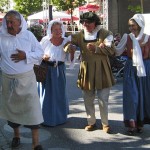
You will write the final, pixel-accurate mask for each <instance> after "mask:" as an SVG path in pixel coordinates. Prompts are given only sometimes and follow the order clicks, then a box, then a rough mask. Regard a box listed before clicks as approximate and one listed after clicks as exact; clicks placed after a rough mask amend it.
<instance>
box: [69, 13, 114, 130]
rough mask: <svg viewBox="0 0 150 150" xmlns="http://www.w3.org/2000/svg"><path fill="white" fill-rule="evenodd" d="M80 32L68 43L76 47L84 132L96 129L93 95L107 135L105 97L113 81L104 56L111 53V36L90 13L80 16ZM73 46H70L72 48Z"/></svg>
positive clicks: (95, 16) (112, 48)
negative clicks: (79, 62)
mask: <svg viewBox="0 0 150 150" xmlns="http://www.w3.org/2000/svg"><path fill="white" fill-rule="evenodd" d="M80 23H81V24H82V25H83V28H84V29H83V30H81V31H80V32H79V33H77V34H73V35H72V36H71V39H72V44H73V45H76V46H78V47H80V51H81V57H82V60H81V64H80V70H79V74H78V81H77V84H78V87H80V88H81V89H82V91H83V98H84V103H85V109H86V113H87V122H88V125H87V126H86V127H85V130H86V131H92V130H94V129H95V127H96V117H95V108H94V99H95V95H96V94H97V97H98V103H99V108H100V116H101V123H102V128H103V130H104V131H105V132H106V133H110V126H109V123H108V98H109V93H110V87H111V86H113V85H114V83H115V82H114V78H113V74H112V71H111V67H110V62H109V58H108V56H111V55H114V54H115V49H114V44H113V35H112V33H111V32H110V31H108V30H105V29H103V28H101V26H100V24H101V23H100V19H99V17H98V16H97V15H96V14H95V13H93V12H86V13H84V14H82V15H81V16H80ZM73 47H74V46H70V48H72V49H73Z"/></svg>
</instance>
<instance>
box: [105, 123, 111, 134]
mask: <svg viewBox="0 0 150 150" xmlns="http://www.w3.org/2000/svg"><path fill="white" fill-rule="evenodd" d="M103 131H104V132H106V133H108V134H110V133H111V129H110V126H108V125H103Z"/></svg>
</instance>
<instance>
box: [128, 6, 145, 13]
mask: <svg viewBox="0 0 150 150" xmlns="http://www.w3.org/2000/svg"><path fill="white" fill-rule="evenodd" d="M128 10H130V11H131V12H134V13H141V10H142V9H141V6H140V5H136V6H132V5H129V6H128Z"/></svg>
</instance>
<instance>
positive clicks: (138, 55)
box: [129, 14, 149, 77]
mask: <svg viewBox="0 0 150 150" xmlns="http://www.w3.org/2000/svg"><path fill="white" fill-rule="evenodd" d="M131 19H134V20H135V22H136V23H137V24H138V25H139V26H140V27H141V30H140V33H139V35H138V36H137V37H135V35H134V34H133V33H130V34H129V35H130V38H131V39H132V41H133V56H132V59H133V66H136V68H137V75H138V76H141V77H142V76H146V72H145V67H144V64H143V58H142V51H141V47H140V45H139V42H138V40H140V39H141V38H142V36H143V34H144V33H143V32H144V27H145V22H144V17H143V16H142V14H135V15H134V16H133V17H132V18H131ZM131 19H130V20H131ZM148 37H149V36H148V35H146V36H145V39H144V41H143V43H142V44H145V43H146V42H147V41H148Z"/></svg>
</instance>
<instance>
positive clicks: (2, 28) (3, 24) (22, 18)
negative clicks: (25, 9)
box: [1, 10, 27, 34]
mask: <svg viewBox="0 0 150 150" xmlns="http://www.w3.org/2000/svg"><path fill="white" fill-rule="evenodd" d="M11 11H12V12H16V13H18V14H19V15H20V18H21V25H20V28H21V31H20V32H19V33H18V34H20V33H21V32H23V31H25V30H27V22H26V20H25V19H24V17H23V16H22V15H21V14H20V13H19V12H17V11H15V10H10V11H9V12H11ZM9 12H8V13H9ZM6 15H7V14H6ZM6 15H5V16H4V18H3V21H2V27H1V32H2V33H3V34H8V31H7V25H6Z"/></svg>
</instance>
